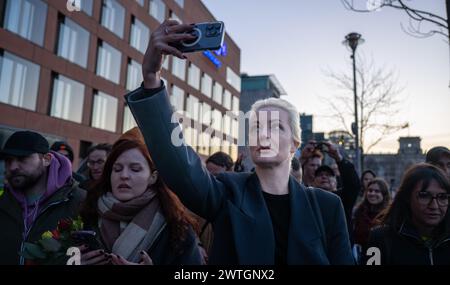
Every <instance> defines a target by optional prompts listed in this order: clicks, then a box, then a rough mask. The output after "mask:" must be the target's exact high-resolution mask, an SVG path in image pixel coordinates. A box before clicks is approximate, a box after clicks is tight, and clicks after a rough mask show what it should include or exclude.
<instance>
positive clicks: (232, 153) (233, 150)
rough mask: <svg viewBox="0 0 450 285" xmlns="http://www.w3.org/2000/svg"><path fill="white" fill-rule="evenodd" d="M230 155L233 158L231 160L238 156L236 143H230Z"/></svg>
mask: <svg viewBox="0 0 450 285" xmlns="http://www.w3.org/2000/svg"><path fill="white" fill-rule="evenodd" d="M230 156H231V158H232V159H233V161H236V159H237V157H238V146H237V145H235V144H231V149H230Z"/></svg>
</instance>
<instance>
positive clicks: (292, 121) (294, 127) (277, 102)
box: [250, 98, 301, 144]
mask: <svg viewBox="0 0 450 285" xmlns="http://www.w3.org/2000/svg"><path fill="white" fill-rule="evenodd" d="M269 106H270V107H276V108H280V109H282V110H285V111H286V112H287V113H288V118H289V126H290V127H291V131H292V137H293V139H294V141H296V142H298V143H299V144H300V143H301V138H300V115H299V113H298V111H297V108H295V106H294V105H292V104H291V103H289V102H288V101H286V100H284V99H280V98H268V99H262V100H258V101H256V102H255V103H254V104H253V105H252V107H251V109H250V112H252V113H255V114H256V112H258V111H259V109H261V108H263V107H269Z"/></svg>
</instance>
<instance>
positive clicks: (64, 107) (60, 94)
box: [50, 75, 84, 123]
mask: <svg viewBox="0 0 450 285" xmlns="http://www.w3.org/2000/svg"><path fill="white" fill-rule="evenodd" d="M83 102H84V85H83V84H81V83H79V82H77V81H75V80H72V79H69V78H67V77H65V76H62V75H58V76H56V77H55V78H54V80H53V96H52V106H51V110H50V115H51V116H52V117H56V118H61V119H65V120H69V121H73V122H76V123H81V118H82V115H83Z"/></svg>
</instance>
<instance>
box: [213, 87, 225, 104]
mask: <svg viewBox="0 0 450 285" xmlns="http://www.w3.org/2000/svg"><path fill="white" fill-rule="evenodd" d="M222 92H223V89H222V85H220V84H219V83H218V82H214V87H213V100H214V101H216V102H217V103H219V104H222Z"/></svg>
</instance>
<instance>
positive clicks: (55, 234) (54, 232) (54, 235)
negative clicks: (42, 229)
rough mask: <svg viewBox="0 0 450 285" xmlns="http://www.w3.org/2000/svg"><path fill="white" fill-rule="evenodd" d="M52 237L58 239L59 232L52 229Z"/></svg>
mask: <svg viewBox="0 0 450 285" xmlns="http://www.w3.org/2000/svg"><path fill="white" fill-rule="evenodd" d="M52 237H53V238H54V239H59V238H60V237H61V233H60V232H59V231H58V230H53V231H52Z"/></svg>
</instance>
